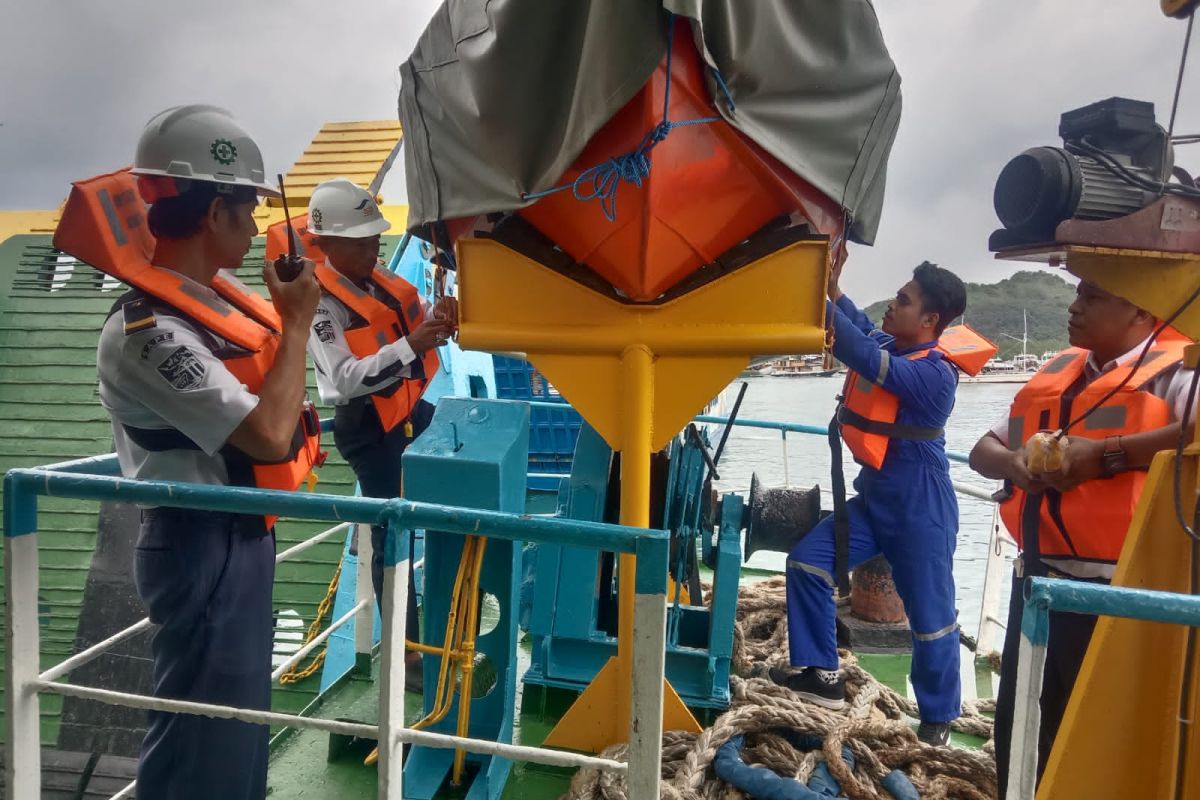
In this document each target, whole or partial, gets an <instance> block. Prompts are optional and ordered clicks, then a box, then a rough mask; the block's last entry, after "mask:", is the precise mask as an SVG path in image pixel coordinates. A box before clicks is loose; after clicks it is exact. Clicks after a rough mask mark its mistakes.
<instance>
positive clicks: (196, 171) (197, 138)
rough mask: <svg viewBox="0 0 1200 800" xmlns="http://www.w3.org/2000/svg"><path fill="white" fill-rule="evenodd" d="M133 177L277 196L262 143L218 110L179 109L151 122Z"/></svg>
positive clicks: (220, 109)
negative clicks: (265, 165) (238, 188)
mask: <svg viewBox="0 0 1200 800" xmlns="http://www.w3.org/2000/svg"><path fill="white" fill-rule="evenodd" d="M132 171H133V174H134V175H149V176H162V177H169V178H177V179H183V180H193V181H204V182H206V183H222V184H227V185H230V186H246V187H253V188H254V189H256V190H257V191H258V193H259V194H261V195H267V196H270V197H278V196H279V190H278V189H277V188H275V187H274V186H271V185H270V184H268V183H267V181H266V177H267V176H266V173H265V172H264V171H263V159H262V153H261V152H260V151H259V149H258V145H257V144H255V143H254V140H253V139H251V138H250V135H249V134H248V133H246V131H245V130H243V129H242V127H241V126H240V125H238V124H237V123H236V122H234V121H233V117H232V116H231V115H230V113H229V112H228V111H226V110H225V109H223V108H217V107H216V106H205V105H190V106H175V107H173V108H168V109H167V110H166V111H163V112H160V113H158V114H156V115H154V117H152V118H151V119H150V121H149V122H147V123H146V129H145V130H144V131H142V138H141V139H139V140H138V146H137V155H136V156H135V157H134V159H133V170H132Z"/></svg>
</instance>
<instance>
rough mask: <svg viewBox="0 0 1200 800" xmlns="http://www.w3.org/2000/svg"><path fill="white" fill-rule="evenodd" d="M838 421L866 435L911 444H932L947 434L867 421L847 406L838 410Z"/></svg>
mask: <svg viewBox="0 0 1200 800" xmlns="http://www.w3.org/2000/svg"><path fill="white" fill-rule="evenodd" d="M837 421H838V422H840V423H841V424H843V425H849V426H850V427H852V428H857V429H859V430H860V431H863V432H864V433H874V434H877V435H879V436H886V437H887V438H889V439H904V440H906V441H911V442H932V441H934V440H935V439H939V438H941V437H942V436H943V435H944V434H945V433H946V429H945V428H922V427H920V426H919V425H903V424H901V423H898V422H880V421H879V420H874V419H867V418H866V417H864V416H863V415H862V414H859V413H858V412H856V411H854V410H852V409H851V408H849V407H848V406H845V405H843V406H840V407H839V408H838V412H837Z"/></svg>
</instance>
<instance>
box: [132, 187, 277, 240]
mask: <svg viewBox="0 0 1200 800" xmlns="http://www.w3.org/2000/svg"><path fill="white" fill-rule="evenodd" d="M218 197H223V198H225V202H226V203H227V204H229V205H231V206H236V205H241V204H242V203H253V202H255V201H256V200H257V197H258V193H257V191H256V190H255V189H254V187H253V186H231V185H229V184H224V183H209V182H207V181H192V182H191V185H190V186H188V187H187V188H186V189H185V190H184V191H182V192H180V193H179V194H177V195H175V196H173V197H164V198H162V199H160V200H156V201H155V202H154V205H152V206H150V211H149V213H148V214H147V215H146V223H147V224H148V225H149V226H150V233H152V234H154V236H155V237H157V238H159V239H186V238H188V237H189V236H193V235H195V234H196V233H198V232H199V231H200V224H201V222H202V221H203V220H204V216H205V215H206V214H207V213H208V208H209V206H211V205H212V201H213V200H214V199H216V198H218Z"/></svg>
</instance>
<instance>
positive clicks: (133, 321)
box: [121, 297, 158, 336]
mask: <svg viewBox="0 0 1200 800" xmlns="http://www.w3.org/2000/svg"><path fill="white" fill-rule="evenodd" d="M121 310H122V313H123V314H124V315H125V335H126V336H129V335H130V334H134V333H137V332H138V331H144V330H146V329H148V328H153V327H155V326H156V325H157V324H158V320H157V319H155V317H154V309H152V308H151V307H150V303H149V302H148V301H147V300H146V298H144V297H139V298H137V299H135V300H130V301H129V302H128V303H126V304H125V305H124V306H122V309H121Z"/></svg>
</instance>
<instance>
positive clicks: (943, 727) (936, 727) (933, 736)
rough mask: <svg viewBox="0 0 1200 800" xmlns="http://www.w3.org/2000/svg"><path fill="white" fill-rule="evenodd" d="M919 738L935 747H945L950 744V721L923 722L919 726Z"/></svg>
mask: <svg viewBox="0 0 1200 800" xmlns="http://www.w3.org/2000/svg"><path fill="white" fill-rule="evenodd" d="M917 738H918V739H920V740H921V741H922V742H924V743H925V744H931V745H933V746H934V747H945V746H946V745H948V744H950V723H949V722H922V723H921V724H920V725H918V726H917Z"/></svg>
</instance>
